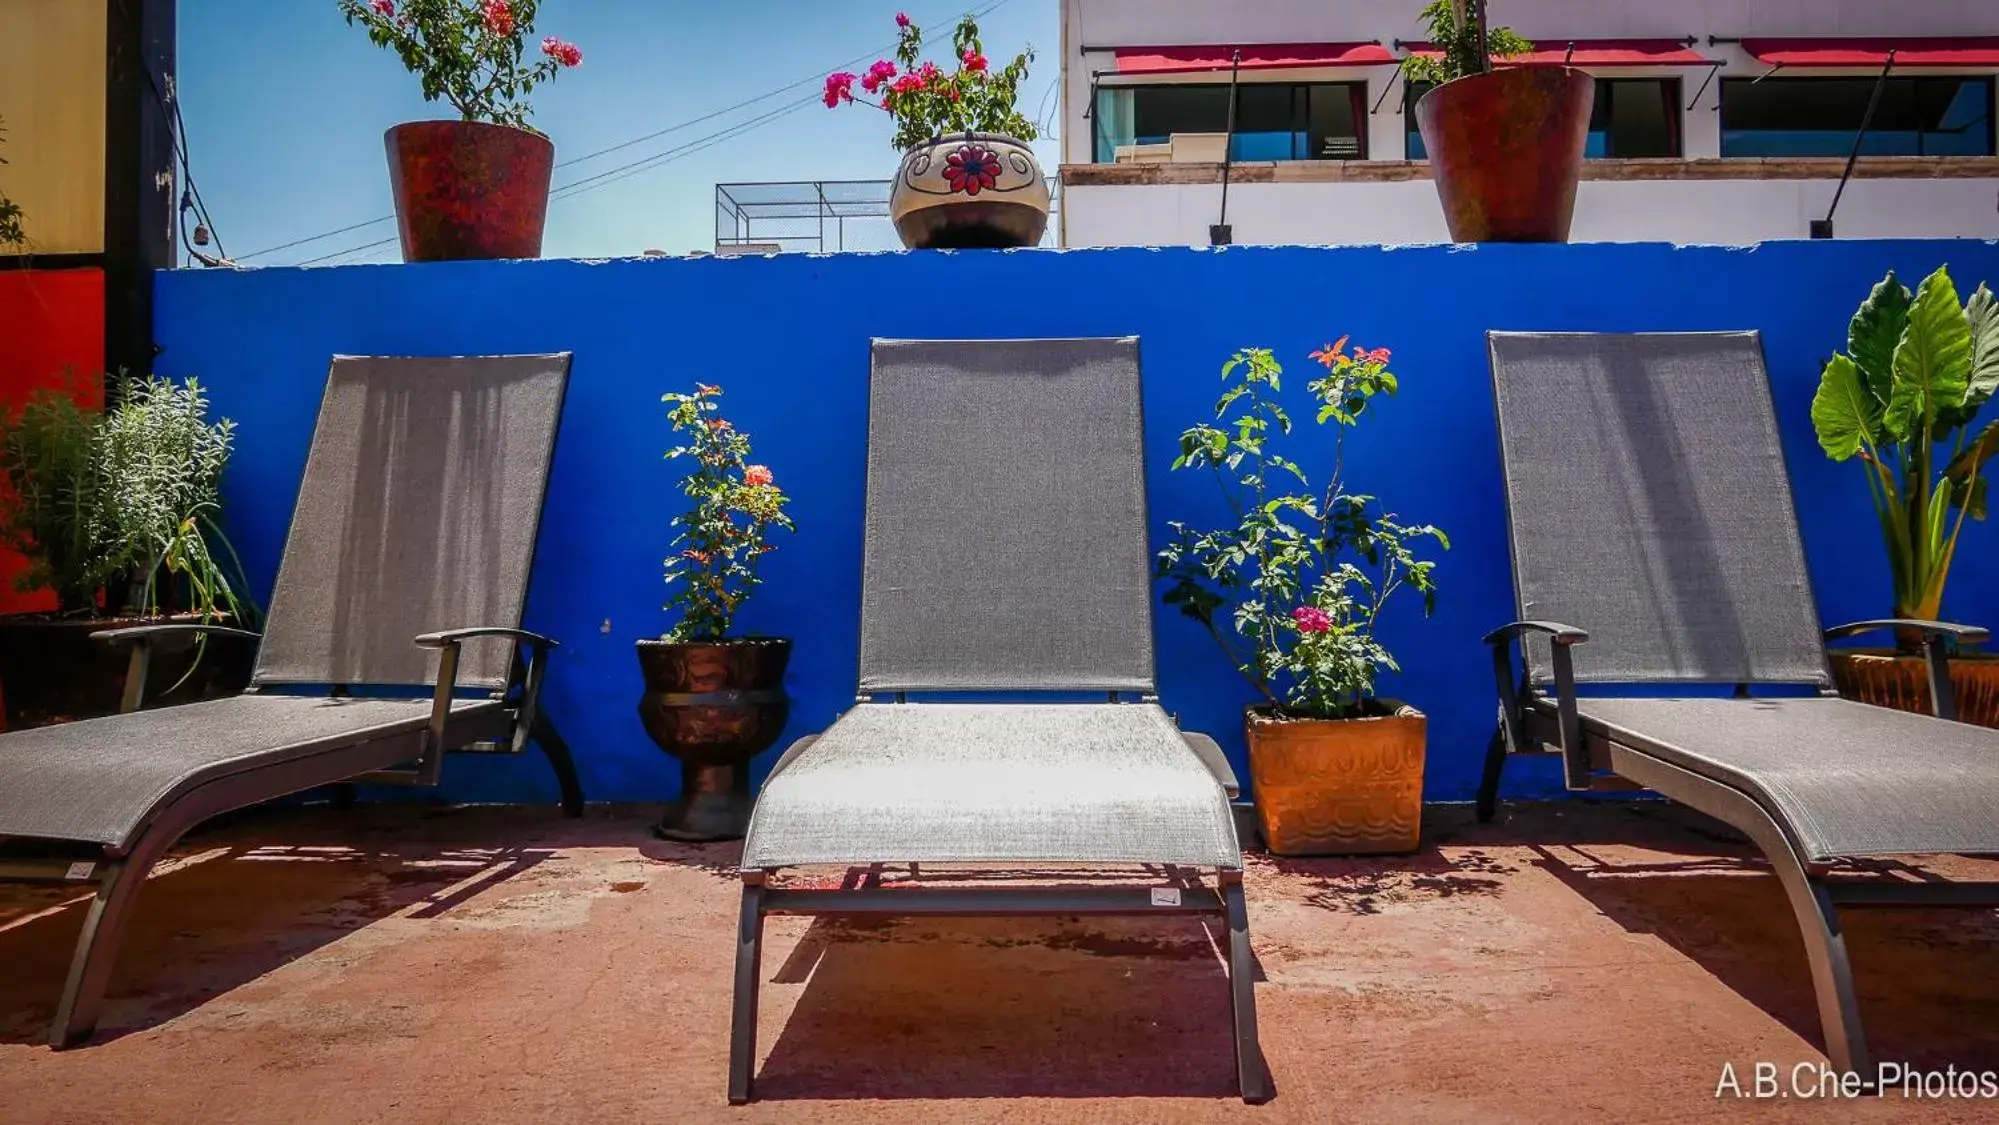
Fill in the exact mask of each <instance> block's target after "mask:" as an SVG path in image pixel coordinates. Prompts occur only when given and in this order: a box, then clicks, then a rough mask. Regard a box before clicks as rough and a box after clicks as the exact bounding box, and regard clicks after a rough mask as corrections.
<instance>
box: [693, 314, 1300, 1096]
mask: <svg viewBox="0 0 1999 1125" xmlns="http://www.w3.org/2000/svg"><path fill="white" fill-rule="evenodd" d="M1141 428H1142V427H1141V419H1140V411H1139V374H1138V342H1137V341H1136V340H1133V339H1125V340H1031V341H984V342H979V341H927V342H916V341H877V342H876V343H875V347H874V379H873V389H872V397H871V399H870V414H869V421H868V483H867V536H866V547H865V557H864V565H863V577H862V601H861V654H860V696H859V699H858V701H857V704H856V706H855V707H854V708H853V709H852V710H850V711H848V712H846V713H845V714H844V715H842V716H841V717H840V718H839V720H838V721H837V722H835V723H834V724H833V726H832V727H831V728H829V729H828V730H826V731H825V732H824V733H823V734H821V735H819V736H817V737H815V738H807V739H802V740H800V741H799V742H798V743H796V744H794V745H793V746H792V747H791V748H790V749H788V750H787V751H786V752H785V754H784V756H783V757H782V758H781V759H780V760H779V762H778V764H777V766H776V768H775V769H774V770H773V771H772V773H771V775H770V778H769V780H767V781H766V782H765V783H764V788H763V792H762V794H761V795H760V796H759V798H758V800H757V804H756V808H755V811H754V812H753V814H752V816H751V819H750V826H749V833H748V837H747V839H746V840H745V841H744V845H743V860H742V879H743V901H742V916H741V932H740V936H739V941H738V945H737V950H736V1001H735V1018H734V1027H733V1029H732V1038H731V1041H730V1056H729V1100H730V1101H731V1102H734V1103H742V1102H745V1101H748V1100H749V1098H750V1093H751V1078H752V1075H753V1072H754V1071H755V1068H756V1048H757V1027H756V1020H757V986H758V982H759V977H760V975H761V968H760V960H761V958H760V947H761V943H762V938H763V920H764V918H765V916H766V915H770V914H832V915H841V914H846V915H854V914H861V915H958V916H974V915H1031V914H1053V915H1083V914H1092V915H1103V914H1195V915H1203V914H1205V915H1217V916H1220V917H1221V918H1223V919H1224V920H1225V923H1226V927H1227V930H1228V950H1229V952H1228V972H1229V977H1230V981H1231V984H1232V990H1233V1013H1234V1026H1235V1057H1236V1066H1237V1082H1238V1084H1239V1086H1240V1088H1241V1092H1242V1096H1243V1097H1244V1098H1245V1099H1248V1100H1261V1099H1263V1098H1265V1097H1267V1096H1268V1086H1267V1076H1266V1075H1265V1073H1264V1070H1263V1067H1262V1058H1261V1055H1260V1054H1259V1052H1258V1048H1257V1042H1256V1007H1255V997H1254V994H1253V992H1252V985H1251V953H1250V946H1249V928H1248V926H1249V924H1248V920H1247V916H1246V914H1245V912H1244V903H1243V889H1242V851H1241V848H1240V847H1239V846H1238V844H1237V842H1236V832H1235V823H1234V821H1233V819H1232V817H1231V814H1230V809H1229V795H1230V793H1231V791H1233V789H1234V787H1235V779H1234V777H1233V776H1232V775H1231V774H1230V772H1229V769H1228V766H1227V764H1226V762H1225V761H1223V759H1222V757H1221V754H1220V752H1219V750H1217V749H1216V747H1215V744H1214V743H1213V742H1212V741H1211V740H1208V739H1203V738H1199V737H1198V736H1183V735H1182V734H1181V733H1180V731H1179V730H1177V729H1176V728H1175V726H1174V723H1173V720H1172V719H1171V718H1170V717H1169V716H1168V715H1167V714H1166V712H1164V711H1162V710H1161V709H1160V707H1159V704H1158V702H1157V701H1156V697H1155V695H1154V691H1155V686H1154V681H1153V667H1152V626H1151V621H1152V606H1151V598H1150V595H1149V588H1150V583H1149V581H1148V575H1149V566H1148V558H1147V547H1146V516H1145V469H1144V460H1143V453H1144V450H1143V442H1142V433H1141ZM958 693H984V694H986V695H987V697H988V698H990V697H991V696H993V695H996V694H1002V693H1004V694H1010V695H1011V696H1013V697H1014V698H1020V697H1022V696H1030V697H1037V696H1038V697H1039V698H1040V700H1041V701H1039V702H1033V703H1019V702H1011V703H998V702H978V703H947V702H911V701H910V700H909V697H910V696H912V695H930V696H933V697H934V696H936V695H939V694H958ZM1058 693H1059V694H1058ZM1051 695H1052V696H1054V697H1055V700H1060V699H1062V698H1063V697H1064V696H1067V697H1069V698H1074V697H1075V696H1078V695H1081V696H1084V697H1085V698H1088V697H1089V696H1091V695H1094V697H1095V698H1096V700H1098V701H1097V702H1061V701H1051V700H1050V699H1049V697H1050V696H1051ZM880 700H892V702H884V701H880ZM935 864H946V865H962V866H966V867H972V868H981V869H984V870H988V871H991V870H994V869H1005V868H1007V867H1010V866H1011V867H1020V866H1023V865H1040V864H1060V865H1078V866H1081V867H1085V868H1091V869H1103V868H1122V869H1130V868H1140V867H1143V868H1147V869H1149V870H1150V872H1151V875H1152V877H1153V879H1154V880H1155V881H1156V882H1155V884H1154V885H1153V886H1151V887H1148V886H1145V885H1143V884H1140V885H1135V886H1134V885H1125V886H1102V885H1099V886H1082V887H1074V886H1070V887H1062V888H1053V887H1045V886H1044V887H1033V886H1021V885H1014V886H1011V887H1001V888H997V889H996V888H990V887H988V888H977V889H967V888H964V887H961V886H935V885H933V886H927V887H926V886H914V887H881V886H879V885H876V886H860V887H853V888H849V889H840V890H810V889H801V888H793V887H781V886H775V885H772V884H771V883H770V882H769V879H770V876H771V875H773V874H774V873H776V872H777V871H779V870H780V869H783V868H799V867H815V866H817V867H834V868H842V869H852V868H856V867H868V868H873V869H875V870H876V871H877V872H878V871H879V870H880V868H881V867H882V866H885V865H896V866H901V865H907V866H908V867H909V869H910V871H911V876H912V879H915V878H917V877H918V876H919V875H920V876H921V877H922V878H926V879H927V878H930V877H931V876H932V875H935V872H934V871H931V870H930V869H929V868H928V867H926V866H925V865H935ZM1204 870H1205V871H1207V872H1213V873H1214V875H1215V881H1214V885H1213V886H1208V885H1207V884H1205V883H1203V882H1202V881H1201V880H1202V877H1203V873H1204ZM946 881H948V880H946ZM876 882H877V883H878V882H879V880H876Z"/></svg>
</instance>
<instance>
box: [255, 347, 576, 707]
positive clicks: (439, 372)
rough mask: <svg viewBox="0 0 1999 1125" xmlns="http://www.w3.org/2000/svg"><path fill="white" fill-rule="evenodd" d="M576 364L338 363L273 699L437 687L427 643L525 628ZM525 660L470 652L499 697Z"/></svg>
mask: <svg viewBox="0 0 1999 1125" xmlns="http://www.w3.org/2000/svg"><path fill="white" fill-rule="evenodd" d="M568 382H569V356H568V355H567V354H566V353H565V354H561V355H529V356H468V357H461V358H449V359H444V358H440V359H413V358H412V359H405V358H389V357H376V356H336V357H335V358H334V360H333V369H332V371H331V372H330V373H329V374H328V376H327V379H326V396H325V398H324V399H323V400H321V403H320V407H319V424H318V427H317V428H316V429H315V430H314V431H313V435H312V451H311V453H309V454H308V455H307V457H306V464H305V478H304V481H303V483H302V484H301V485H300V487H299V496H298V506H297V507H296V509H294V511H293V514H292V525H291V535H290V537H289V538H288V539H287V540H286V541H285V554H284V560H283V562H281V563H280V564H279V566H278V583H277V588H276V589H275V591H273V593H272V595H271V608H270V613H269V615H268V617H267V618H266V622H265V628H264V642H263V646H262V648H261V650H260V651H259V653H258V655H257V669H256V677H255V682H257V683H259V684H276V683H292V684H297V683H309V684H355V685H363V684H383V685H391V684H395V685H403V684H428V683H431V682H432V679H433V677H434V676H435V675H436V671H435V664H436V660H437V657H436V654H435V653H432V652H428V651H425V650H423V649H419V648H417V647H416V645H414V644H413V643H412V641H413V639H414V638H415V637H416V636H417V634H419V633H424V632H429V631H433V630H439V629H458V628H471V627H474V626H486V625H492V626H503V627H508V628H515V627H518V626H519V625H520V621H521V611H522V608H523V603H524V602H525V601H526V598H527V588H528V571H529V568H530V565H531V564H532V562H533V559H534V548H535V536H536V533H537V531H538V530H539V527H540V522H541V505H542V495H543V492H544V490H545V488H546V485H547V483H548V470H549V460H550V457H551V456H552V455H553V452H554V448H555V431H556V426H557V423H558V421H559V419H560V417H561V414H562V400H563V394H564V391H565V390H566V388H567V386H568ZM511 652H512V650H511V646H510V645H509V644H508V643H507V642H504V641H500V640H490V639H489V640H478V641H472V642H469V643H468V644H467V645H466V646H465V649H464V653H463V656H462V658H461V661H460V663H459V672H458V682H459V683H461V684H467V685H474V686H492V687H497V686H499V685H501V684H504V683H505V682H506V680H507V676H508V674H509V671H510V666H509V661H510V658H511Z"/></svg>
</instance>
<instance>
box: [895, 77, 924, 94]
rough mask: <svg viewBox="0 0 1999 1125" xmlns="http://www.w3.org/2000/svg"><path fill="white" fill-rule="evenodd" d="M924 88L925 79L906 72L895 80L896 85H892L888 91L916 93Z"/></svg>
mask: <svg viewBox="0 0 1999 1125" xmlns="http://www.w3.org/2000/svg"><path fill="white" fill-rule="evenodd" d="M922 89H923V79H921V78H919V77H917V76H916V75H914V74H905V75H903V76H902V77H901V78H898V79H896V80H895V85H893V86H890V87H889V88H888V92H889V93H891V94H914V93H916V92H918V91H920V90H922Z"/></svg>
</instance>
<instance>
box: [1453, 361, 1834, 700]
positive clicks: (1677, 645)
mask: <svg viewBox="0 0 1999 1125" xmlns="http://www.w3.org/2000/svg"><path fill="white" fill-rule="evenodd" d="M1489 342H1490V345H1491V350H1492V374H1493V386H1494V393H1495V397H1496V399H1497V403H1498V411H1499V429H1500V445H1501V448H1502V450H1503V453H1504V456H1505V474H1506V494H1507V505H1508V511H1509V514H1510V516H1511V532H1512V545H1513V567H1514V577H1515V581H1516V583H1517V584H1518V589H1519V597H1520V616H1521V617H1522V618H1523V619H1527V620H1544V621H1561V622H1565V623H1568V624H1571V625H1575V626H1578V627H1580V628H1582V629H1585V630H1587V631H1588V632H1589V634H1590V641H1589V643H1588V644H1585V645H1580V646H1578V647H1576V649H1575V650H1574V656H1575V669H1576V679H1577V680H1578V681H1580V682H1584V683H1589V682H1597V683H1645V682H1653V683H1660V682H1678V683H1689V682H1710V683H1793V684H1816V685H1822V686H1823V685H1827V684H1829V683H1830V682H1831V681H1830V676H1829V673H1828V671H1827V668H1826V663H1825V657H1824V649H1823V647H1822V642H1821V640H1820V637H1819V622H1818V611H1817V607H1816V606H1815V604H1814V603H1813V600H1812V592H1811V586H1810V583H1809V581H1808V580H1807V578H1806V572H1805V556H1804V548H1803V546H1802V544H1801V543H1800V541H1799V538H1798V521H1797V516H1796V514H1795V512H1794V511H1793V510H1792V506H1791V492H1790V489H1789V488H1787V487H1785V482H1786V481H1787V479H1788V477H1787V475H1786V473H1785V469H1784V455H1783V451H1782V448H1781V447H1780V446H1779V444H1778V441H1777V428H1776V419H1775V415H1774V414H1773V412H1772V410H1771V405H1770V383H1769V378H1768V376H1767V375H1766V374H1765V372H1764V367H1763V351H1762V344H1761V342H1760V340H1759V339H1758V337H1757V335H1756V334H1755V333H1753V332H1705V333H1647V334H1638V335H1614V334H1594V333H1592V334H1535V333H1526V334H1521V333H1506V332H1494V333H1491V334H1490V336H1489ZM1527 657H1528V667H1529V670H1530V671H1531V672H1532V673H1533V675H1534V676H1535V678H1536V680H1539V681H1543V682H1545V680H1546V678H1547V676H1548V674H1549V663H1548V649H1547V642H1546V640H1545V639H1542V638H1538V637H1536V638H1530V640H1529V642H1528V644H1527Z"/></svg>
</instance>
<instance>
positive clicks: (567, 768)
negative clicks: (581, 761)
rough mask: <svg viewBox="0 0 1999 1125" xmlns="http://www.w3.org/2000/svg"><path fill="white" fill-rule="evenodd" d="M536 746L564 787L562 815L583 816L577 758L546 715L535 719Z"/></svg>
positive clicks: (540, 714) (541, 714) (539, 715)
mask: <svg viewBox="0 0 1999 1125" xmlns="http://www.w3.org/2000/svg"><path fill="white" fill-rule="evenodd" d="M534 744H535V745H536V746H539V747H541V752H542V753H543V754H544V755H546V756H547V758H548V764H549V765H550V766H552V767H554V769H555V780H556V783H557V784H559V785H561V786H562V813H563V815H564V816H569V817H580V816H582V815H583V782H582V781H581V780H580V779H579V778H578V777H577V776H576V758H575V756H574V755H572V754H570V752H569V743H568V742H566V741H564V740H563V737H562V732H560V731H558V730H556V729H555V720H553V719H551V718H549V717H548V715H547V714H546V713H537V714H536V715H535V717H534Z"/></svg>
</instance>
